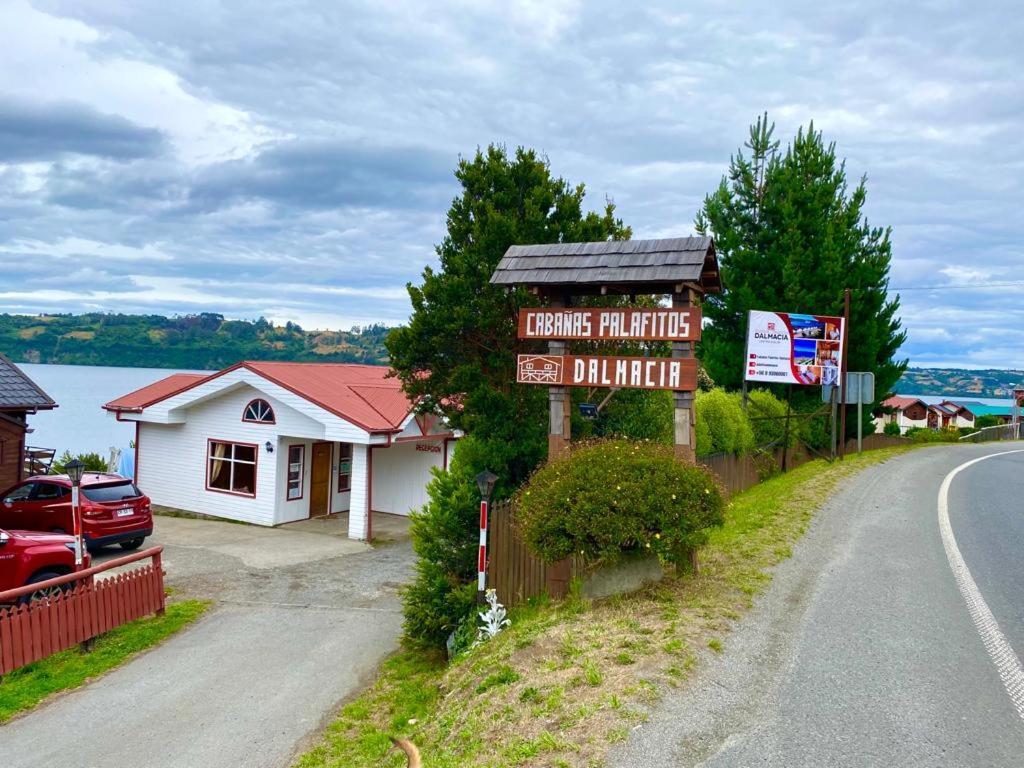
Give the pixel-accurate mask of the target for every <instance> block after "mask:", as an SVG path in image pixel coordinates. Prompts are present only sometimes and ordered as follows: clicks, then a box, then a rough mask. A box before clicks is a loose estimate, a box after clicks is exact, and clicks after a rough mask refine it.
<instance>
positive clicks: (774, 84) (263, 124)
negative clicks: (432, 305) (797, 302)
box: [0, 0, 1024, 368]
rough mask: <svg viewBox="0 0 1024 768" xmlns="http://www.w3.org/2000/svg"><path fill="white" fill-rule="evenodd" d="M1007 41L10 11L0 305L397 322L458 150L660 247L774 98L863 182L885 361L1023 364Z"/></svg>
mask: <svg viewBox="0 0 1024 768" xmlns="http://www.w3.org/2000/svg"><path fill="white" fill-rule="evenodd" d="M697 5H699V6H700V7H699V8H696V7H693V8H692V7H690V6H697ZM828 5H835V6H836V7H834V8H829V7H825V6H828ZM908 5H913V6H915V9H913V10H911V9H908V8H905V7H904V6H908ZM1021 40H1024V22H1022V21H1021V15H1020V14H1019V13H1018V10H1017V8H1015V6H1014V5H1012V4H1010V3H990V2H984V1H983V2H980V3H979V2H974V3H966V2H964V3H955V2H930V3H914V4H904V3H892V2H873V1H872V0H862V1H861V2H852V3H843V4H841V5H840V4H825V3H818V2H802V1H800V0H780V2H778V3H728V2H708V3H701V4H694V3H678V2H675V3H644V4H635V5H634V4H630V3H621V2H608V3H606V2H586V3H584V2H576V1H575V0H544V2H538V1H535V0H518V1H517V0H504V1H503V2H488V1H487V0H438V1H437V2H431V3H408V2H400V1H398V2H391V1H389V2H383V3H382V2H365V3H350V2H324V1H323V0H321V1H320V2H303V1H302V0H287V2H278V1H277V0H260V2H254V1H253V0H219V1H214V0H178V2H167V1H166V0H161V2H153V1H151V0H95V1H93V2H88V3H86V2H66V1H63V0H37V1H36V2H28V1H27V0H0V278H2V279H0V311H6V312H17V313H36V312H57V311H60V312H82V311H119V312H130V313H158V314H176V313H181V314H183V313H190V312H200V311H207V312H220V313H222V314H224V315H225V316H228V317H232V318H256V317H259V316H264V317H267V318H268V319H271V320H273V321H275V322H279V323H283V322H285V321H288V320H290V321H293V322H298V323H299V324H300V325H302V326H303V327H307V328H348V327H350V326H352V325H366V324H369V323H373V322H383V323H385V324H388V325H396V324H400V323H402V322H404V321H405V320H406V318H407V317H408V314H409V311H410V307H409V302H408V297H407V292H406V290H405V285H406V283H408V282H409V281H413V282H416V281H418V279H419V276H420V274H421V273H422V270H423V268H424V267H425V266H427V265H436V257H435V253H434V246H435V245H436V244H437V243H438V242H440V240H441V239H442V237H443V236H444V228H445V214H446V212H447V208H448V205H449V204H450V202H451V200H452V198H453V196H454V195H455V194H456V193H457V191H458V190H457V188H456V184H455V181H454V178H453V176H452V170H453V168H454V167H455V165H456V163H457V162H458V160H459V158H460V157H466V156H470V155H472V153H473V152H474V151H475V150H476V148H477V147H479V146H486V145H487V144H489V143H492V142H493V143H503V144H506V145H507V146H509V147H515V146H518V145H525V146H529V147H533V148H536V149H538V150H539V151H541V152H543V153H544V154H545V155H546V156H547V157H548V159H549V160H550V163H551V167H552V170H553V171H554V172H555V173H556V174H557V175H560V176H563V177H565V178H566V179H568V180H570V181H571V182H573V183H577V182H583V183H585V184H586V187H587V191H588V197H587V200H588V205H589V206H590V207H591V208H594V209H597V208H600V207H601V206H602V205H603V203H604V201H605V199H606V198H608V199H612V200H614V202H615V203H616V205H617V207H618V213H619V215H620V216H621V217H622V218H623V220H624V221H625V223H627V224H629V225H630V226H631V227H632V228H633V233H634V237H637V238H647V237H665V236H680V235H686V234H690V233H692V232H693V220H694V216H695V214H696V212H697V211H698V210H699V208H700V206H701V202H702V200H703V198H704V196H705V195H706V194H707V193H708V192H710V191H711V190H712V189H714V187H715V186H716V185H717V183H718V181H719V179H720V178H721V176H722V174H723V172H724V171H725V169H726V166H727V165H728V162H729V158H730V155H731V154H732V153H734V152H735V151H736V150H737V149H738V148H739V147H740V146H741V145H742V143H743V141H744V140H745V138H746V136H747V132H748V126H749V125H750V123H751V122H753V121H754V120H755V119H756V117H757V116H758V115H759V114H761V113H762V112H764V111H765V110H767V111H768V113H769V117H770V119H772V120H773V121H774V122H775V123H776V137H777V138H779V139H781V140H783V142H785V141H786V140H788V139H789V138H790V137H791V136H792V135H793V134H794V133H795V131H796V129H797V128H798V127H799V126H801V125H806V124H807V123H808V122H809V121H811V120H813V121H814V124H815V126H816V127H817V128H819V129H820V130H822V131H823V133H824V136H825V138H826V139H827V140H829V141H834V142H835V143H836V146H837V151H838V153H839V155H840V156H842V157H845V158H846V167H847V171H848V173H849V175H850V177H851V179H852V180H856V179H859V178H860V177H861V176H862V175H866V177H867V185H868V203H867V214H868V217H869V221H870V223H872V224H873V225H878V226H891V227H892V228H893V244H894V247H893V253H894V258H893V265H892V276H891V285H892V286H893V287H894V288H900V289H908V290H901V291H900V295H901V297H902V312H901V316H902V320H903V323H904V326H905V328H906V329H907V331H908V334H909V338H908V341H907V343H906V344H905V345H904V347H903V350H902V355H903V356H904V357H907V358H909V359H910V360H911V364H912V365H914V366H929V365H936V366H939V365H947V366H959V367H979V368H982V367H997V368H1024V333H1022V330H1021V329H1022V328H1024V282H1021V281H1024V269H1022V267H1024V215H1021V211H1020V206H1021V203H1022V201H1024V181H1022V178H1024V88H1022V87H1021V86H1020V81H1019V76H1020V71H1021V69H1022V68H1024V53H1022V51H1021V48H1022V46H1021V44H1020V41H1021ZM1014 280H1016V281H1018V282H1017V283H1016V284H1011V285H1005V284H1004V285H997V286H995V287H990V288H972V289H962V286H964V285H965V284H966V285H978V284H990V283H1007V282H1010V281H1014ZM936 287H938V288H936ZM943 288H945V289H943ZM951 288H955V289H951ZM766 309H767V308H766ZM770 309H777V310H780V311H784V310H785V308H784V307H772V308H770Z"/></svg>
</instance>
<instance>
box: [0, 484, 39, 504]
mask: <svg viewBox="0 0 1024 768" xmlns="http://www.w3.org/2000/svg"><path fill="white" fill-rule="evenodd" d="M35 489H36V484H35V483H25V485H19V486H18V487H17V488H15V489H14V490H13V491H11V492H10V493H8V494H7V495H6V496H5V497H4V501H25V500H26V499H28V497H29V496H31V495H32V491H34V490H35Z"/></svg>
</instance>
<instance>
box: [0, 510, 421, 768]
mask: <svg viewBox="0 0 1024 768" xmlns="http://www.w3.org/2000/svg"><path fill="white" fill-rule="evenodd" d="M149 543H152V544H163V545H164V566H165V569H166V571H167V574H168V581H169V583H170V584H172V585H173V586H175V588H176V589H177V590H178V592H177V593H176V595H178V596H180V595H195V596H199V597H209V598H213V599H214V600H215V601H216V605H215V606H214V607H213V608H212V609H211V612H210V613H209V614H208V615H207V616H205V617H204V618H202V619H200V620H199V622H198V623H197V624H195V625H194V626H192V627H190V628H188V629H186V630H184V631H183V632H181V633H179V634H178V635H175V636H174V637H172V638H170V639H169V640H168V641H167V642H165V643H164V644H162V645H160V646H159V647H157V648H156V649H154V650H152V651H150V652H148V653H145V654H143V655H141V656H139V657H137V658H136V659H134V660H132V661H131V662H129V663H128V664H126V665H125V666H124V667H121V668H120V669H117V670H114V671H113V672H111V673H109V674H108V675H105V676H103V677H101V678H99V679H98V680H96V681H93V682H92V683H90V684H87V685H85V686H83V687H82V688H79V689H78V690H76V691H73V692H71V693H69V694H67V695H63V696H57V697H56V698H54V699H53V700H52V701H50V702H48V703H46V704H44V705H43V706H42V707H41V708H39V709H38V710H36V711H33V712H30V713H28V714H26V715H24V716H22V717H20V718H18V719H15V720H13V721H11V722H9V723H7V724H6V725H0V766H3V768H44V767H46V768H48V767H49V766H54V767H56V766H60V767H61V768H285V766H287V765H289V764H290V763H291V762H292V759H293V757H294V756H295V754H296V752H297V751H301V750H302V749H303V748H304V747H306V746H308V744H307V740H308V739H311V738H315V737H316V735H317V734H318V733H319V730H320V727H321V726H322V725H323V724H324V723H325V720H326V719H329V717H330V715H331V714H332V713H333V712H334V711H335V710H336V708H337V705H338V703H339V702H340V701H341V700H343V699H344V698H345V697H347V696H350V695H351V694H353V693H354V692H356V691H358V690H359V689H360V688H361V686H362V685H363V684H365V682H366V681H367V678H368V677H369V675H370V674H371V673H372V671H373V670H374V669H375V668H376V666H377V664H378V663H379V662H380V661H381V660H382V658H383V657H384V656H386V655H387V654H388V653H389V652H390V651H391V650H393V649H394V648H395V647H396V646H397V641H398V636H399V634H400V630H401V612H400V605H399V600H398V596H397V586H398V583H400V582H403V581H405V580H407V579H408V576H409V569H410V564H411V560H412V552H411V548H410V546H409V542H408V540H406V541H402V542H399V543H396V544H392V545H390V546H385V547H380V548H376V549H374V548H371V547H368V546H366V545H363V544H358V543H355V542H350V541H348V540H346V539H344V538H339V537H336V536H331V535H323V534H315V533H304V532H298V531H294V530H286V529H274V530H268V529H263V528H256V527H253V526H240V525H232V524H230V523H220V522H210V521H194V520H178V519H174V518H158V519H157V522H156V534H155V535H154V538H153V540H151V542H147V544H149ZM120 554H123V553H120V552H118V551H113V550H112V551H111V552H109V553H107V554H106V555H102V556H101V557H100V558H99V559H105V558H108V557H110V556H115V557H116V556H118V555H120Z"/></svg>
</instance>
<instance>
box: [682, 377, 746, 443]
mask: <svg viewBox="0 0 1024 768" xmlns="http://www.w3.org/2000/svg"><path fill="white" fill-rule="evenodd" d="M695 408H696V411H697V455H698V456H706V455H707V454H709V453H723V452H724V453H735V454H740V453H743V452H744V451H749V450H750V449H751V448H753V447H754V431H753V430H752V429H751V428H750V421H749V420H748V419H747V414H746V412H745V411H744V410H743V400H742V398H741V397H740V395H738V394H730V393H728V392H726V391H725V390H724V389H712V390H711V391H710V392H698V393H697V402H696V404H695Z"/></svg>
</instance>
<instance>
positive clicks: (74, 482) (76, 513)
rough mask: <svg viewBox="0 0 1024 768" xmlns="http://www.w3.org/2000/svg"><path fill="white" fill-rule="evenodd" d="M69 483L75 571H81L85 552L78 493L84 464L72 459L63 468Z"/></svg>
mask: <svg viewBox="0 0 1024 768" xmlns="http://www.w3.org/2000/svg"><path fill="white" fill-rule="evenodd" d="M64 469H65V471H66V472H67V473H68V479H69V480H70V481H71V519H72V523H73V525H74V529H75V570H76V571H78V570H81V568H82V558H83V552H84V550H85V545H84V542H83V541H82V505H81V503H80V502H79V492H80V491H81V487H82V475H83V474H84V473H85V464H83V463H82V462H81V461H79V460H78V459H72V460H71V461H69V462H68V463H67V466H66V467H65V468H64Z"/></svg>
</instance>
